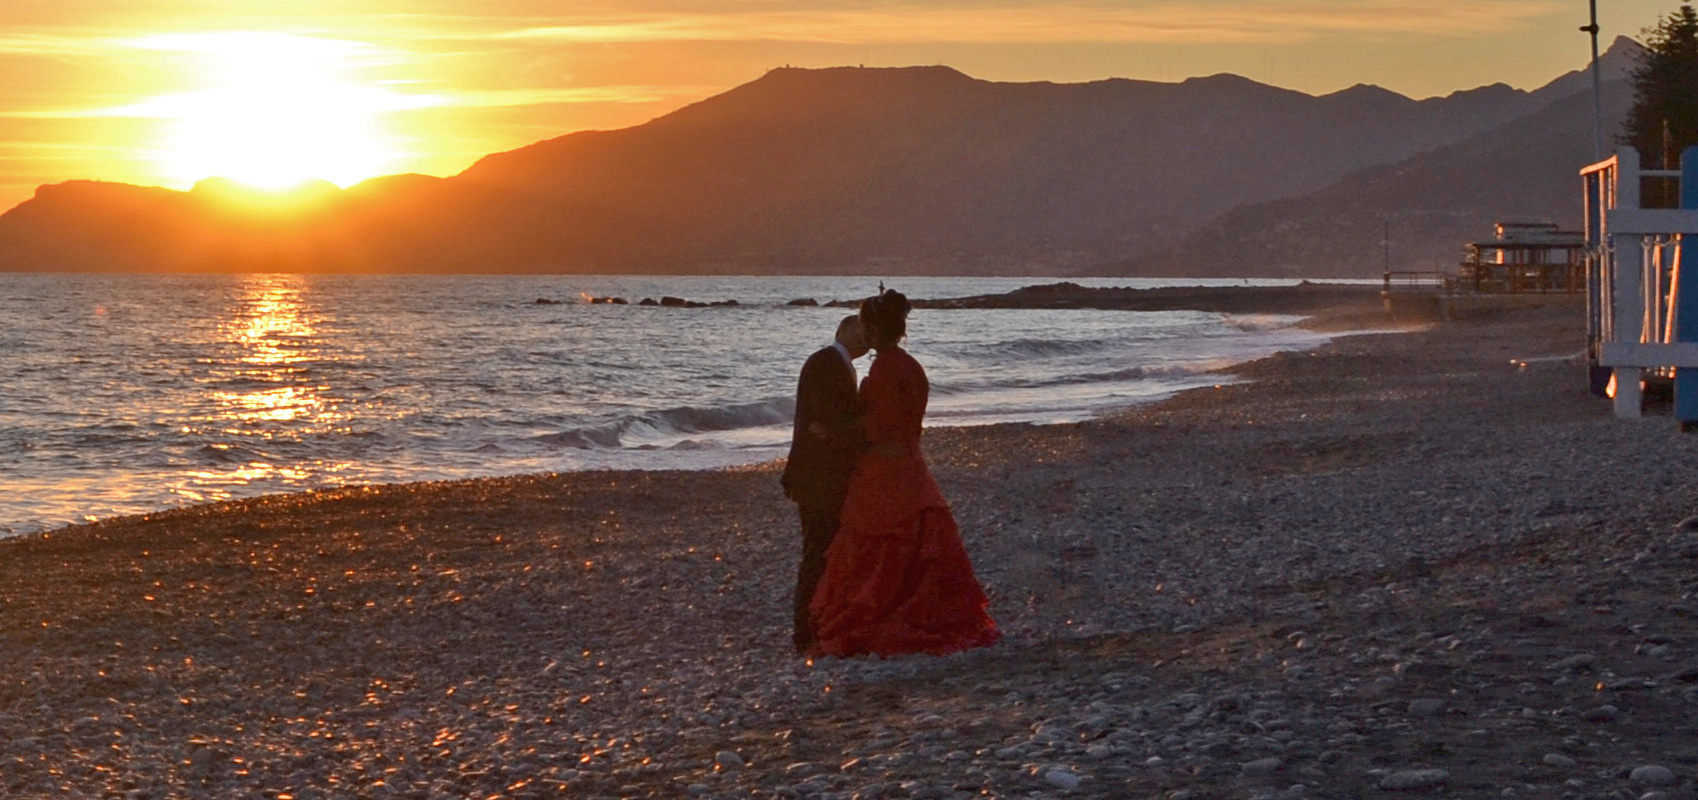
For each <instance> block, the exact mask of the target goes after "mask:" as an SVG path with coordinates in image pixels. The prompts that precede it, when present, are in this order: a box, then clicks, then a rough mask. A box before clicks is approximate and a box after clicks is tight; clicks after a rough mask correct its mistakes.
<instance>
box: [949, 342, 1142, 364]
mask: <svg viewBox="0 0 1698 800" xmlns="http://www.w3.org/2000/svg"><path fill="white" fill-rule="evenodd" d="M1114 344H1115V342H1114V341H1112V340H1109V339H1010V340H1008V341H1006V342H994V343H990V344H987V345H985V346H984V347H981V348H976V349H975V350H974V351H973V352H972V354H971V356H972V358H973V359H975V360H981V359H985V358H990V359H992V360H1004V359H1007V358H1010V357H1013V358H1034V357H1037V358H1044V357H1050V356H1076V355H1084V354H1086V353H1095V352H1099V351H1101V350H1103V349H1105V348H1108V347H1110V346H1112V345H1114Z"/></svg>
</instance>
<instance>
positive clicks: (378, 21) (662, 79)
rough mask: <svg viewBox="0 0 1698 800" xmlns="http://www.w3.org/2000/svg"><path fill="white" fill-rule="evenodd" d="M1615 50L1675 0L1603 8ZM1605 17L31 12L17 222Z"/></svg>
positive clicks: (1355, 64)
mask: <svg viewBox="0 0 1698 800" xmlns="http://www.w3.org/2000/svg"><path fill="white" fill-rule="evenodd" d="M1599 5H1600V6H1601V8H1600V9H1599V15H1600V24H1601V25H1602V26H1603V27H1604V33H1603V35H1604V42H1605V44H1606V45H1607V43H1608V42H1609V40H1610V39H1613V38H1614V37H1615V36H1617V35H1623V34H1625V35H1632V36H1637V35H1639V33H1640V32H1641V30H1642V29H1643V28H1644V27H1646V26H1648V25H1650V24H1652V23H1654V22H1655V20H1656V18H1657V16H1658V15H1659V14H1662V13H1668V12H1670V11H1672V10H1674V9H1675V8H1677V7H1678V4H1677V3H1673V2H1650V1H1649V0H1624V1H1622V2H1614V1H1612V0H1600V3H1599ZM1586 13H1587V9H1586V3H1585V2H1583V1H1581V0H1565V1H1562V2H1559V1H1557V0H1426V1H1425V2H1422V1H1420V0H1155V1H1154V2H1138V3H1133V2H1128V1H1125V0H1123V1H1122V2H1091V1H1090V0H1082V1H1081V2H1037V1H1035V0H1026V1H1024V2H1022V0H1006V1H1005V2H981V1H980V0H942V1H939V0H932V1H931V2H924V3H920V2H914V3H904V2H877V1H876V0H874V1H871V2H868V1H865V0H863V1H861V2H856V1H854V0H814V1H811V2H791V3H778V2H763V1H762V0H720V2H682V0H625V1H624V2H610V1H608V2H597V0H589V1H588V2H577V3H565V2H559V1H558V0H554V1H551V2H544V1H543V0H482V1H481V2H465V1H461V0H406V1H405V2H402V0H394V2H381V1H377V0H340V1H339V2H329V1H328V0H293V2H253V3H233V2H229V0H152V1H150V2H138V1H134V0H7V2H6V3H5V4H4V5H0V210H4V209H6V208H10V207H11V206H13V205H15V204H17V203H18V202H21V201H23V200H25V199H27V198H28V197H29V196H30V194H31V193H32V192H33V191H34V188H35V187H36V186H37V185H39V184H42V183H53V182H58V181H64V180H70V179H76V178H90V179H100V180H112V181H126V182H131V183H141V184H152V185H164V186H171V187H174V188H187V187H188V186H190V185H192V184H193V183H194V181H196V180H198V179H200V178H204V177H207V176H209V175H212V174H222V175H229V176H233V177H237V178H239V179H242V180H244V181H247V182H249V183H253V184H256V185H262V186H284V185H288V184H290V183H291V182H295V181H298V180H300V179H302V178H305V177H322V178H325V179H328V180H331V181H333V182H336V183H339V184H344V185H346V184H349V183H353V182H357V181H358V180H360V179H363V178H365V177H369V176H372V175H377V174H389V173H395V172H424V173H429V174H434V175H450V174H453V173H455V172H458V171H460V170H461V169H464V168H465V167H466V166H468V165H469V164H470V163H471V162H472V161H474V160H475V159H476V158H477V157H479V156H481V155H483V154H486V153H490V152H494V151H499V150H506V149H511V148H514V147H518V146H522V145H525V144H528V143H530V142H533V141H537V140H539V139H546V138H550V137H553V136H558V135H561V134H564V133H569V132H571V131H574V130H581V129H585V128H618V127H625V126H629V125H634V124H637V123H641V122H643V121H645V120H648V119H651V118H653V117H655V116H659V115H661V114H664V113H666V112H668V111H671V110H673V109H675V108H678V107H679V106H682V105H684V104H687V103H690V102H692V101H695V100H699V99H701V98H704V97H707V96H709V95H712V94H716V93H718V92H721V91H724V90H726V89H728V88H731V87H733V86H736V85H738V84H741V83H745V82H748V81H750V80H754V79H756V78H758V77H760V76H761V74H762V73H763V72H765V71H766V70H767V69H769V68H771V67H775V66H782V65H785V64H789V65H794V66H803V67H825V66H834V65H843V64H865V65H867V66H896V65H911V64H947V65H950V66H953V67H956V68H957V69H960V70H962V71H963V72H966V73H967V74H969V75H972V76H975V77H979V78H985V79H989V80H998V81H1035V80H1048V81H1062V82H1076V81H1089V80H1098V79H1102V78H1108V77H1126V78H1140V79H1147V80H1161V81H1176V80H1181V79H1183V78H1186V77H1190V76H1197V75H1209V74H1214V73H1220V72H1232V73H1237V74H1240V75H1244V76H1247V77H1250V78H1252V79H1255V80H1258V81H1262V82H1265V83H1270V84H1274V85H1277V86H1284V87H1289V88H1293V89H1298V90H1301V91H1305V92H1310V93H1316V94H1319V93H1325V92H1330V91H1335V90H1338V89H1342V88H1345V87H1348V86H1350V85H1352V84H1355V83H1373V84H1378V85H1380V86H1384V87H1386V88H1389V89H1392V90H1395V91H1398V92H1402V93H1404V94H1408V95H1411V96H1414V97H1427V96H1432V95H1440V94H1446V93H1449V92H1451V91H1455V90H1457V89H1465V88H1472V87H1474V86H1478V85H1482V84H1486V83H1492V82H1496V81H1502V82H1506V83H1509V84H1511V85H1513V86H1517V87H1521V88H1534V87H1536V86H1538V85H1540V84H1542V83H1544V82H1545V81H1547V80H1549V79H1551V78H1553V77H1555V76H1557V75H1558V74H1560V73H1562V72H1564V71H1567V70H1570V69H1574V68H1577V67H1580V66H1582V65H1583V64H1584V62H1585V59H1586V57H1587V53H1588V50H1587V43H1586V37H1585V35H1584V34H1582V33H1580V32H1578V31H1577V30H1576V28H1577V27H1578V26H1580V25H1583V24H1585V21H1586Z"/></svg>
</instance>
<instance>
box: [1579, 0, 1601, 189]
mask: <svg viewBox="0 0 1698 800" xmlns="http://www.w3.org/2000/svg"><path fill="white" fill-rule="evenodd" d="M1588 4H1589V5H1590V6H1591V9H1592V22H1591V24H1589V25H1585V26H1582V27H1581V28H1580V30H1581V31H1584V32H1586V33H1590V34H1592V160H1593V161H1603V160H1604V101H1603V98H1602V97H1601V96H1600V92H1601V89H1600V88H1599V84H1600V83H1602V80H1601V79H1600V78H1599V77H1598V0H1588Z"/></svg>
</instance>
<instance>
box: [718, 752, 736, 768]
mask: <svg viewBox="0 0 1698 800" xmlns="http://www.w3.org/2000/svg"><path fill="white" fill-rule="evenodd" d="M713 763H714V764H715V765H716V766H720V767H724V768H726V769H732V768H735V767H741V766H743V757H742V756H740V755H737V754H736V753H735V752H733V751H731V750H721V751H719V752H718V753H716V754H714V757H713Z"/></svg>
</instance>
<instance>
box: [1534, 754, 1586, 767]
mask: <svg viewBox="0 0 1698 800" xmlns="http://www.w3.org/2000/svg"><path fill="white" fill-rule="evenodd" d="M1540 760H1541V761H1544V762H1545V765H1546V766H1551V767H1556V768H1557V769H1572V768H1574V766H1575V765H1577V764H1579V763H1580V762H1578V761H1575V760H1574V759H1572V758H1569V757H1568V756H1565V755H1563V754H1561V753H1546V754H1545V757H1544V758H1543V759H1540Z"/></svg>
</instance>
